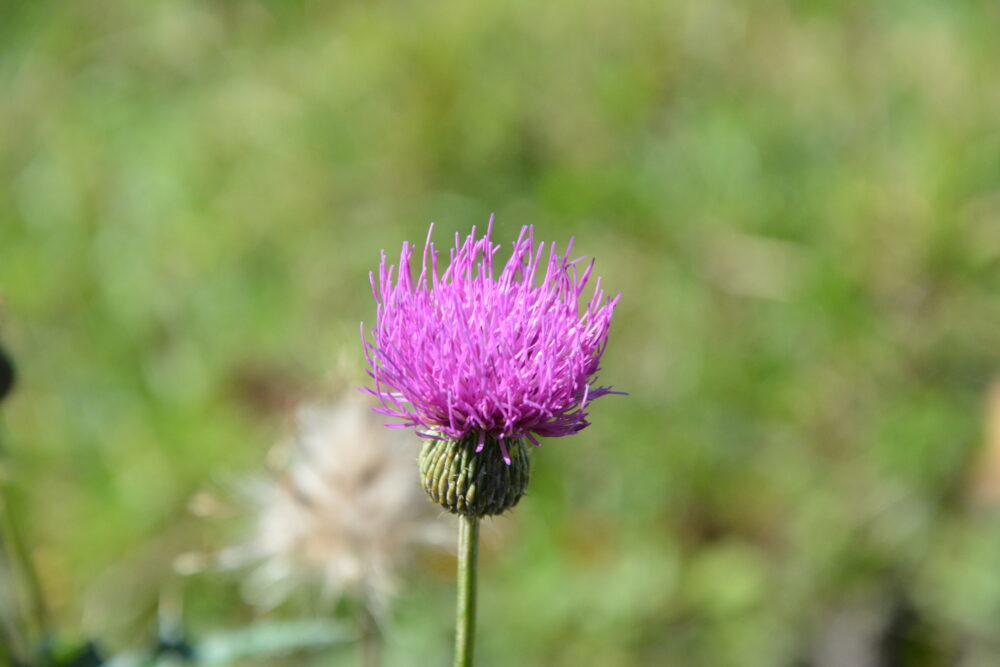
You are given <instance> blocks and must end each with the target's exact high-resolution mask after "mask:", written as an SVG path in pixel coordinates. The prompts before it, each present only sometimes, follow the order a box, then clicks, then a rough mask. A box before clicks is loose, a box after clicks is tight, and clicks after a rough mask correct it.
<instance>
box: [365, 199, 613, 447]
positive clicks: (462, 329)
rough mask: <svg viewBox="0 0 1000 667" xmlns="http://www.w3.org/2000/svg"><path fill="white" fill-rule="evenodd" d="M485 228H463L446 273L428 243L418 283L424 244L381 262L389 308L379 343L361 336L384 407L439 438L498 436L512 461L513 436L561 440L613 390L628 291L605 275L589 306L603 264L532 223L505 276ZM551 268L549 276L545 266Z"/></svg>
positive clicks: (378, 297)
mask: <svg viewBox="0 0 1000 667" xmlns="http://www.w3.org/2000/svg"><path fill="white" fill-rule="evenodd" d="M492 228H493V219H492V218H490V225H489V227H488V228H487V231H486V234H485V236H483V237H482V238H479V239H477V238H476V229H475V227H473V229H472V232H471V233H470V234H469V236H468V237H467V238H466V239H465V241H464V242H462V241H461V238H460V237H459V236H458V235H457V234H456V235H455V247H454V249H452V250H451V252H450V263H449V265H448V267H447V268H446V269H445V270H444V272H443V273H440V272H439V270H438V253H437V250H436V249H435V248H434V244H433V242H432V241H431V233H432V232H433V229H434V226H433V225H431V229H430V230H429V231H428V234H427V241H426V242H425V244H424V250H423V260H422V262H421V266H420V274H419V276H418V277H417V279H416V282H414V280H413V277H412V272H411V266H410V260H411V258H412V256H413V250H414V247H413V246H411V245H410V244H409V243H404V244H403V250H402V253H401V254H400V257H399V267H398V269H397V267H396V266H395V265H391V264H389V263H388V262H387V261H386V256H385V252H384V251H383V253H382V262H381V264H380V266H379V272H378V282H377V284H376V281H375V276H374V274H372V276H371V283H372V291H373V293H374V295H375V301H376V303H377V304H378V310H377V314H376V322H375V326H374V327H372V329H371V332H370V339H369V338H368V337H366V336H365V335H364V327H363V326H362V340H363V344H364V348H365V356H366V358H367V360H368V366H369V368H368V374H369V375H370V376H371V377H372V379H373V380H374V383H375V386H374V388H369V389H367V390H366V391H368V393H371V394H373V395H374V396H376V397H377V398H378V399H379V400H380V402H381V404H382V405H381V407H380V408H377V409H376V411H377V412H380V413H382V414H384V415H388V416H390V417H394V418H398V419H399V420H401V421H400V422H398V423H394V424H387V425H388V426H394V427H397V428H401V427H408V426H412V427H415V428H416V430H417V432H418V433H419V434H420V435H422V436H424V437H429V438H438V439H447V440H456V441H457V440H460V439H463V438H467V437H473V438H476V439H477V440H478V448H477V451H479V450H481V449H482V448H483V446H484V444H485V442H486V440H487V438H489V439H490V440H496V441H497V442H498V443H499V445H500V448H501V450H502V452H503V457H504V459H505V460H506V461H508V463H509V461H510V458H509V456H508V454H507V449H506V445H505V444H504V440H510V439H519V438H526V439H527V440H529V441H530V442H531V443H532V444H535V445H537V444H538V440H537V439H536V436H542V437H557V436H564V435H571V434H573V433H577V432H578V431H580V430H581V429H583V428H585V427H586V426H588V424H589V422H588V421H587V412H586V410H587V406H588V405H589V404H590V402H591V401H593V400H594V399H595V398H598V397H600V396H604V395H606V394H608V393H613V392H612V391H611V389H610V387H595V386H594V385H593V383H594V382H595V377H594V376H595V374H596V373H597V371H598V370H599V362H600V359H601V354H602V353H603V352H604V348H605V347H606V345H607V341H608V328H609V326H610V324H611V316H612V313H613V311H614V307H615V305H616V304H617V302H618V299H619V297H620V295H619V296H616V297H614V298H613V299H608V298H607V297H606V296H605V293H604V291H603V290H602V289H601V281H600V279H599V278H598V279H597V280H596V284H595V286H594V289H593V292H592V293H591V295H590V300H589V302H587V303H586V304H585V307H584V308H582V309H581V307H580V296H581V295H582V294H583V292H584V289H585V288H586V286H587V284H588V282H589V280H590V276H591V271H592V269H593V266H594V263H593V261H591V262H590V263H589V264H587V265H586V267H585V268H582V270H581V261H582V260H583V259H584V258H582V257H581V258H577V259H571V258H570V257H571V252H572V248H573V240H572V239H570V242H569V243H568V244H567V247H566V249H565V251H564V252H563V253H561V254H560V253H558V252H557V250H556V244H555V243H552V244H550V245H549V248H548V253H547V259H545V258H546V253H545V243H543V242H540V243H538V244H537V245H536V244H535V240H534V230H533V228H532V227H531V226H525V227H522V229H521V233H520V235H519V236H518V238H517V241H516V242H515V243H514V245H513V250H512V253H511V256H510V259H508V260H507V263H506V264H505V265H504V266H503V268H502V269H501V270H500V271H499V275H497V274H496V273H495V272H494V257H495V255H496V253H497V251H498V250H499V249H500V246H499V245H497V244H494V243H493V242H492V241H491V240H490V234H491V232H492ZM539 269H541V270H542V271H544V274H543V275H542V276H541V279H540V280H539V274H540V273H541V272H540V271H539Z"/></svg>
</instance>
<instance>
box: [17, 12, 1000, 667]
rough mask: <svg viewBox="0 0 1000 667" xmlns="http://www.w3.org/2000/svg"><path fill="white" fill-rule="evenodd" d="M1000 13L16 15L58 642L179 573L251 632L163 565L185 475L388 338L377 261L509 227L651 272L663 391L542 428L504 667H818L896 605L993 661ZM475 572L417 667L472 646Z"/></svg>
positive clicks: (35, 363) (22, 216)
mask: <svg viewBox="0 0 1000 667" xmlns="http://www.w3.org/2000/svg"><path fill="white" fill-rule="evenodd" d="M997 35H1000V9H998V6H997V5H996V4H995V3H991V2H985V1H983V2H974V1H966V0H956V1H954V2H948V3H937V2H931V1H905V2H904V1H902V0H899V1H887V2H867V1H864V2H863V1H851V0H847V1H845V2H833V1H829V0H828V1H823V0H812V1H801V2H793V1H791V0H786V1H780V0H766V1H762V2H743V3H738V2H722V1H720V0H698V1H697V2H683V1H681V0H666V1H664V2H642V1H640V0H619V1H618V2H602V1H598V0H574V1H572V2H571V1H568V0H550V1H549V2H526V1H524V0H512V1H511V2H506V3H469V2H462V1H458V0H437V1H435V2H420V1H416V0H399V1H395V2H393V1H380V0H375V1H372V2H360V1H355V0H341V1H330V2H320V1H311V2H309V1H305V0H301V1H290V2H265V1H257V2H254V1H251V0H233V1H228V2H223V1H200V2H196V1H193V0H178V1H173V2H166V1H151V2H126V1H124V0H92V1H90V2H46V1H41V0H38V1H34V2H5V3H0V299H2V315H0V317H2V321H0V335H2V337H3V339H4V341H5V343H6V345H7V346H8V347H9V348H10V349H11V351H12V353H13V354H14V356H15V357H16V359H17V361H18V364H19V369H20V371H21V383H20V386H19V388H18V391H17V393H16V395H15V397H14V398H13V399H12V401H10V402H9V403H8V404H7V405H6V406H5V413H6V414H5V418H6V419H5V421H6V425H7V431H8V434H9V436H8V439H9V444H10V447H11V449H12V451H13V455H14V457H15V459H16V462H17V477H16V478H15V483H16V484H17V485H18V487H19V489H20V490H21V491H22V495H23V504H22V507H21V512H20V514H21V518H22V523H23V524H24V525H25V528H26V532H27V533H28V536H29V538H30V541H31V543H32V545H33V552H34V555H35V557H36V559H37V561H38V564H39V567H40V569H41V573H42V578H43V583H44V586H45V589H46V592H47V594H48V596H49V597H50V599H51V602H52V604H53V606H54V609H55V612H56V613H57V616H58V618H59V620H60V624H61V628H62V630H63V632H64V633H66V634H67V635H70V636H73V635H79V636H83V635H86V636H96V637H98V638H99V639H100V640H101V641H102V642H103V643H104V644H105V645H106V646H109V647H111V648H119V647H127V646H132V645H136V644H141V643H142V642H144V641H146V639H147V637H148V634H149V632H150V625H149V623H150V620H151V618H152V615H153V613H154V609H155V605H156V600H157V598H158V596H159V595H160V592H161V589H162V588H163V586H165V585H170V586H175V585H177V586H183V587H184V590H185V599H186V606H187V609H186V614H187V620H188V623H189V625H190V627H191V629H192V632H193V633H194V634H196V635H197V633H198V632H203V631H205V630H206V629H208V628H219V627H232V626H235V625H238V624H241V623H245V622H246V621H247V620H248V619H250V617H251V612H250V611H249V610H248V609H247V608H246V607H245V605H243V604H242V603H241V602H240V599H239V596H238V592H237V584H238V582H236V581H235V580H234V579H233V578H229V579H226V578H212V577H196V578H193V579H190V580H187V581H184V582H182V583H177V581H176V577H175V576H174V575H172V574H171V567H170V564H171V561H172V559H173V557H174V556H175V555H176V554H178V553H181V552H183V551H189V550H195V549H201V548H207V547H208V546H212V545H218V544H219V543H222V542H224V539H225V536H224V535H223V534H222V531H224V530H225V529H223V528H220V527H219V526H216V525H214V524H206V523H205V522H203V521H201V520H199V519H196V518H194V517H192V516H191V515H190V514H189V513H188V511H187V509H186V506H187V503H188V501H189V499H190V498H191V497H192V495H193V494H195V493H196V492H197V491H198V490H200V489H204V488H206V487H210V486H212V485H213V484H218V483H219V481H220V480H226V479H231V478H239V477H240V476H243V475H253V474H257V473H258V472H259V471H260V470H261V469H262V467H263V461H264V456H265V452H266V450H267V448H268V446H269V445H270V444H271V443H272V442H273V441H274V439H275V438H276V437H277V436H278V434H279V433H280V432H281V430H282V427H283V418H282V416H281V413H280V411H278V410H275V409H273V405H274V403H275V401H276V400H277V399H276V398H275V397H276V396H277V397H278V398H280V397H281V396H283V395H285V394H288V393H291V394H295V393H304V394H321V393H323V392H324V391H326V388H327V387H328V386H329V383H330V382H331V374H332V371H333V369H334V368H335V367H336V364H337V360H338V359H339V358H340V357H341V356H343V355H346V356H347V357H348V358H356V359H358V360H359V361H360V357H361V351H360V346H359V341H358V322H359V321H360V320H365V321H371V320H372V318H373V316H374V307H373V302H372V300H371V295H370V292H369V287H368V271H369V270H371V269H372V268H373V267H374V266H375V265H376V263H377V259H378V253H379V251H380V250H381V249H382V248H385V249H387V251H388V252H389V253H393V252H397V251H398V247H399V245H400V243H401V242H402V240H404V239H408V240H410V241H418V242H422V240H423V238H424V236H425V234H426V229H427V224H428V222H429V221H431V220H433V221H436V222H437V225H438V226H437V238H438V241H439V244H440V243H443V242H444V241H445V240H446V239H448V238H449V237H450V235H452V234H453V233H454V232H456V231H458V232H461V233H467V231H468V229H469V228H470V226H471V225H473V224H479V225H483V224H484V223H485V222H486V220H487V218H488V216H489V214H490V213H491V212H495V213H496V215H497V227H496V233H495V235H496V238H497V239H498V240H501V241H504V242H506V241H508V240H509V239H511V237H513V236H514V235H516V232H517V229H518V228H519V226H520V225H522V224H526V223H532V224H534V225H535V226H536V234H537V235H538V236H539V237H541V238H543V239H551V240H556V241H559V242H564V241H565V240H566V239H567V238H568V237H569V236H575V237H576V242H577V246H576V247H577V249H578V251H579V252H580V253H581V254H585V255H588V256H594V257H596V258H597V261H598V264H597V273H598V274H600V275H602V276H603V277H604V283H605V285H606V286H607V288H608V289H610V290H613V291H619V290H620V291H621V292H622V293H623V295H624V296H623V298H622V302H621V305H620V307H619V310H618V312H617V314H616V318H615V322H614V326H613V331H612V338H611V343H610V345H609V347H608V351H607V354H606V356H605V359H604V364H603V371H602V373H601V377H602V379H603V380H605V381H607V382H610V383H613V384H614V385H615V386H616V387H618V388H620V389H622V390H624V391H627V392H629V396H628V397H609V398H604V399H602V400H601V401H599V402H597V403H595V404H594V406H593V412H592V420H593V426H592V427H591V428H589V429H587V430H586V431H585V432H584V433H582V434H581V435H579V436H577V437H574V438H567V439H564V440H551V441H548V442H546V443H544V446H543V447H542V449H540V450H538V451H537V452H535V454H536V456H535V457H534V465H535V478H534V479H533V481H532V486H531V489H530V492H529V496H528V497H527V499H526V500H525V501H524V502H523V503H522V505H521V506H520V507H519V508H518V510H517V512H516V514H515V515H514V516H511V517H509V518H504V519H501V521H503V522H505V523H506V524H507V526H508V527H509V530H510V531H511V532H512V533H513V535H514V537H513V538H512V539H510V540H509V541H507V542H505V543H504V544H503V546H502V548H498V549H494V550H489V549H487V552H486V555H485V558H484V563H483V569H482V589H481V625H480V629H481V632H480V648H479V652H480V657H481V664H482V665H484V666H489V665H498V666H499V665H527V666H532V665H554V666H562V665H565V666H574V667H575V666H579V665H600V666H607V667H615V666H626V665H684V666H699V665H704V666H709V667H714V666H726V665H737V666H742V665H747V666H757V665H760V666H773V665H793V664H796V663H795V661H796V660H798V659H800V658H802V657H803V656H806V655H808V654H809V652H810V650H811V649H810V647H811V646H812V645H813V644H814V642H815V641H816V639H817V637H818V636H820V635H822V633H823V631H824V628H826V627H828V625H829V623H830V619H831V618H832V617H834V616H835V615H836V614H837V613H838V612H839V610H842V609H845V608H847V609H851V608H855V607H858V606H860V607H862V608H865V609H871V610H874V612H875V613H877V614H882V613H883V612H885V610H886V607H887V605H889V606H891V605H890V602H888V601H889V600H890V599H891V597H892V595H893V594H894V592H896V593H898V591H900V590H903V591H905V592H906V595H907V596H908V597H909V598H910V599H911V601H912V604H913V605H914V607H915V609H916V610H917V612H918V614H919V616H920V618H921V623H920V626H919V628H918V631H915V632H913V633H911V635H912V636H911V639H913V642H914V643H915V644H917V645H918V646H917V648H916V649H914V654H915V655H918V657H916V658H914V660H915V661H914V662H912V663H911V664H921V665H924V664H926V665H931V664H942V665H943V664H952V662H951V661H952V660H953V657H954V656H955V655H958V654H961V655H963V656H966V658H967V659H971V660H973V662H972V663H971V664H983V665H988V664H997V661H1000V649H998V647H997V645H996V642H995V634H996V633H995V628H996V627H998V624H1000V525H998V523H997V518H996V517H995V516H993V515H992V514H991V512H990V511H989V509H988V508H987V509H982V508H980V509H972V508H970V506H969V505H970V503H969V502H968V500H967V497H968V491H967V490H968V483H967V480H968V478H969V469H970V466H972V465H973V462H974V461H975V460H976V456H977V452H978V450H979V449H980V448H981V447H982V445H983V443H984V438H985V436H984V434H983V427H982V411H983V410H982V404H983V397H984V395H985V392H986V389H987V387H988V386H989V384H990V382H991V380H992V378H993V377H994V376H995V374H996V373H997V372H998V369H1000V330H998V328H1000V39H998V37H997ZM279 402H280V401H279ZM358 444H359V446H364V443H358ZM414 448H415V450H414V451H416V444H415V445H414ZM448 567H450V566H447V567H444V566H442V567H438V568H429V569H423V570H418V571H416V572H413V573H411V574H410V576H409V580H410V583H411V585H410V587H409V588H408V589H407V592H406V593H405V594H404V595H403V596H402V598H401V599H400V600H399V604H398V606H397V608H396V613H395V614H394V616H393V619H392V624H391V627H390V629H389V632H388V638H387V643H388V646H387V648H386V652H387V653H386V662H387V664H389V665H402V666H405V665H415V666H426V665H437V664H445V663H446V662H447V660H448V655H449V652H450V632H451V613H452V598H451V596H452V586H453V582H452V581H451V580H450V578H449V573H448ZM279 613H284V614H286V615H294V614H295V613H296V612H295V610H294V609H285V610H282V611H281V612H279ZM886 613H887V612H886ZM969 656H972V657H971V658H969ZM975 660H978V661H979V662H975ZM338 661H340V662H338ZM920 661H923V662H920ZM353 662H354V657H353V655H351V654H350V651H341V652H339V653H336V654H333V655H330V656H324V658H323V659H322V660H317V661H316V664H353ZM289 664H292V663H291V662H289Z"/></svg>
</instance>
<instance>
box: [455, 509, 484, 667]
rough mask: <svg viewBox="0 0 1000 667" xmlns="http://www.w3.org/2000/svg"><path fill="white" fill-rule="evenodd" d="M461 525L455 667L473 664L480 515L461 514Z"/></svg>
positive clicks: (459, 532) (459, 528) (459, 535)
mask: <svg viewBox="0 0 1000 667" xmlns="http://www.w3.org/2000/svg"><path fill="white" fill-rule="evenodd" d="M458 521H459V524H458V604H457V609H456V617H455V667H472V654H473V651H474V649H475V644H476V574H477V571H478V565H477V560H478V556H479V518H478V517H474V516H464V515H463V516H460V517H459V519H458Z"/></svg>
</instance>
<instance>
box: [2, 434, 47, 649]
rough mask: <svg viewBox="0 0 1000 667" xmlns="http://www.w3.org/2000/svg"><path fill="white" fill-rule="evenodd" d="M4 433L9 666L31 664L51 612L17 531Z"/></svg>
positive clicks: (5, 621)
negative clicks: (35, 648)
mask: <svg viewBox="0 0 1000 667" xmlns="http://www.w3.org/2000/svg"><path fill="white" fill-rule="evenodd" d="M5 435H6V432H5V429H4V424H3V422H2V420H0V633H2V639H3V642H2V646H0V657H2V658H4V659H6V660H7V661H8V664H12V665H27V664H31V662H32V661H33V658H34V656H35V651H34V650H32V649H33V647H42V646H44V642H45V641H46V640H47V639H48V637H49V634H48V629H49V622H48V612H47V610H46V609H45V604H44V602H43V600H42V591H41V585H40V584H39V580H38V575H37V573H36V572H35V568H34V566H33V565H32V561H31V557H30V554H29V553H28V550H27V548H26V546H25V543H24V540H23V538H22V536H21V532H20V530H19V529H18V525H17V521H16V519H15V513H16V510H17V504H16V503H15V498H14V495H15V494H14V491H13V489H12V488H11V485H10V480H11V478H12V477H13V473H12V468H13V466H12V464H11V461H10V457H9V456H8V455H7V451H6V448H5V447H4V440H5Z"/></svg>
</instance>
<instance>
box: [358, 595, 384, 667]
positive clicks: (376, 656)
mask: <svg viewBox="0 0 1000 667" xmlns="http://www.w3.org/2000/svg"><path fill="white" fill-rule="evenodd" d="M360 617H361V618H360V621H359V623H360V625H361V628H360V629H361V632H360V639H359V641H360V644H361V647H360V650H361V667H379V665H381V664H382V658H381V655H380V651H379V642H380V640H381V637H380V636H379V629H378V621H377V620H375V616H374V615H372V613H371V611H370V610H369V609H368V607H367V605H364V608H363V609H362V610H361V613H360Z"/></svg>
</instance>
